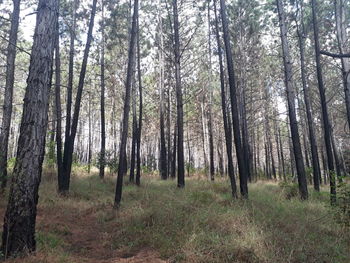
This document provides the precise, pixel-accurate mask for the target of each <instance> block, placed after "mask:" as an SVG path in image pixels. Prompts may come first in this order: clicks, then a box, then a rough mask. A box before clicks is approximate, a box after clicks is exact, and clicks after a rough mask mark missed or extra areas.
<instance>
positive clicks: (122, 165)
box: [114, 0, 139, 208]
mask: <svg viewBox="0 0 350 263" xmlns="http://www.w3.org/2000/svg"><path fill="white" fill-rule="evenodd" d="M138 10H139V1H138V0H135V1H134V13H133V18H132V26H131V35H130V44H129V54H128V69H127V75H126V82H125V99H124V113H123V123H122V129H121V141H120V151H119V166H118V177H117V185H116V189H115V199H114V207H115V208H119V206H120V201H121V198H122V188H123V177H124V175H125V173H126V169H127V168H126V144H127V139H128V128H129V112H130V93H131V83H132V77H133V71H134V62H135V59H134V56H135V44H136V42H137V18H138Z"/></svg>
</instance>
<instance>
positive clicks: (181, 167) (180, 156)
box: [173, 0, 185, 188]
mask: <svg viewBox="0 0 350 263" xmlns="http://www.w3.org/2000/svg"><path fill="white" fill-rule="evenodd" d="M177 8H178V6H177V0H173V12H174V40H175V42H174V43H175V45H174V53H175V81H176V100H177V186H178V187H179V188H183V187H185V160H184V159H185V157H184V127H183V115H184V114H183V102H182V84H181V65H180V61H181V54H180V33H179V27H180V23H179V14H178V9H177Z"/></svg>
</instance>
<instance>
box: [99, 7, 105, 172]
mask: <svg viewBox="0 0 350 263" xmlns="http://www.w3.org/2000/svg"><path fill="white" fill-rule="evenodd" d="M101 5H102V22H101V23H102V24H101V35H102V41H101V100H100V102H101V153H100V174H99V175H100V178H104V176H105V164H106V117H105V86H106V85H105V19H104V6H105V4H104V0H102V3H101Z"/></svg>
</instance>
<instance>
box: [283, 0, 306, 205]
mask: <svg viewBox="0 0 350 263" xmlns="http://www.w3.org/2000/svg"><path fill="white" fill-rule="evenodd" d="M277 9H278V16H279V22H280V31H281V41H282V51H283V63H284V73H285V85H286V89H287V102H288V115H289V120H290V122H289V123H290V129H291V134H292V142H293V153H294V159H295V165H296V169H297V175H298V184H299V192H300V196H301V199H303V200H305V199H308V190H307V181H306V173H305V167H304V160H303V155H302V150H301V144H300V136H299V131H298V121H297V117H296V112H295V90H294V89H295V87H294V85H293V82H292V81H293V80H292V78H293V77H292V76H293V72H292V61H291V57H290V53H289V45H288V40H287V26H286V22H285V14H284V10H283V5H282V0H277Z"/></svg>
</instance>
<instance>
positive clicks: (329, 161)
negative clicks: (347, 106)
mask: <svg viewBox="0 0 350 263" xmlns="http://www.w3.org/2000/svg"><path fill="white" fill-rule="evenodd" d="M311 5H312V21H313V28H314V41H315V59H316V70H317V82H318V90H319V93H320V100H321V108H322V120H323V131H324V140H325V146H326V154H327V165H328V169H329V177H330V180H329V182H330V198H331V204H332V205H334V204H335V202H336V200H337V197H336V193H337V192H336V182H335V172H334V161H333V153H332V143H331V136H332V133H331V124H330V121H329V115H328V107H327V100H326V91H325V88H324V83H323V73H322V66H321V55H320V42H319V36H318V35H319V29H318V20H317V15H316V10H317V6H316V5H317V3H316V0H312V1H311Z"/></svg>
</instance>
